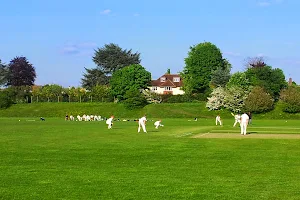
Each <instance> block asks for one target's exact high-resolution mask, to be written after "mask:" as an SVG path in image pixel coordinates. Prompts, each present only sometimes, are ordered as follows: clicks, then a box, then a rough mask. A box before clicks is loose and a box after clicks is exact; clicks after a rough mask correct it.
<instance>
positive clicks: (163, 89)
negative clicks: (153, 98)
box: [149, 74, 184, 95]
mask: <svg viewBox="0 0 300 200" xmlns="http://www.w3.org/2000/svg"><path fill="white" fill-rule="evenodd" d="M182 86H183V82H182V78H181V76H180V75H179V74H164V75H162V76H161V77H159V78H158V79H157V80H152V81H151V87H150V88H149V89H150V90H151V91H152V92H155V93H158V94H173V95H179V94H184V91H183V90H182V89H181V87H182Z"/></svg>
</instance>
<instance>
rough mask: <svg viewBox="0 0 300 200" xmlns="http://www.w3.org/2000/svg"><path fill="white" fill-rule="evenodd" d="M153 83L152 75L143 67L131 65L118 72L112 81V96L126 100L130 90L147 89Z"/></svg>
mask: <svg viewBox="0 0 300 200" xmlns="http://www.w3.org/2000/svg"><path fill="white" fill-rule="evenodd" d="M150 81H151V73H150V72H148V71H147V70H146V69H145V68H144V67H143V66H141V65H130V66H128V67H124V68H123V69H120V70H118V71H116V72H115V73H114V74H113V75H112V77H111V80H110V86H111V92H112V95H114V96H115V97H117V98H118V99H119V100H124V99H125V97H124V95H125V94H126V92H127V91H129V90H140V89H146V88H147V87H148V86H149V84H150Z"/></svg>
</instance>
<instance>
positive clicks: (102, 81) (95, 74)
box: [81, 68, 110, 90]
mask: <svg viewBox="0 0 300 200" xmlns="http://www.w3.org/2000/svg"><path fill="white" fill-rule="evenodd" d="M85 70H86V72H85V73H84V74H83V78H82V79H81V85H82V87H84V88H86V89H88V90H92V88H93V87H95V86H98V85H107V84H108V83H109V78H110V77H109V76H107V75H105V73H104V72H103V71H101V70H99V69H97V68H94V69H88V68H85Z"/></svg>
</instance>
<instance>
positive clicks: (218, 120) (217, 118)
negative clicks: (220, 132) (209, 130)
mask: <svg viewBox="0 0 300 200" xmlns="http://www.w3.org/2000/svg"><path fill="white" fill-rule="evenodd" d="M218 123H220V125H221V126H222V121H221V117H220V115H218V116H217V117H216V125H218Z"/></svg>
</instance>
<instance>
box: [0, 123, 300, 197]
mask: <svg viewBox="0 0 300 200" xmlns="http://www.w3.org/2000/svg"><path fill="white" fill-rule="evenodd" d="M20 120H21V121H19V118H2V119H1V120H0V154H1V157H0V159H1V160H0V175H1V181H0V199H280V200H282V199H300V183H299V180H300V159H299V158H300V141H299V140H298V139H263V138H262V139H249V137H248V138H247V136H245V137H243V136H241V137H237V138H231V139H230V138H229V139H228V138H227V139H224V138H220V139H215V138H214V139H212V138H192V137H191V136H194V135H196V134H205V133H219V134H228V133H235V134H237V135H238V134H239V128H238V127H235V128H233V127H232V124H233V120H225V121H224V124H225V125H224V126H223V127H220V126H218V127H216V126H215V125H214V120H208V119H199V120H198V121H192V120H191V121H188V119H166V120H163V124H164V125H165V126H164V127H160V129H158V130H156V129H154V126H153V122H151V121H149V122H148V123H147V129H148V133H147V134H144V133H140V134H138V133H137V123H136V122H133V121H130V122H122V121H120V122H119V121H116V122H115V123H114V126H113V129H112V130H107V128H106V125H105V123H104V122H70V121H64V120H63V119H57V118H49V119H46V121H44V122H42V121H39V120H38V119H35V120H36V121H27V120H31V119H29V118H21V119H20ZM248 130H249V132H250V133H251V134H297V133H299V134H300V123H299V122H298V121H296V120H294V121H293V120H288V121H285V120H273V121H272V120H254V121H253V124H252V125H251V126H250V127H249V129H248ZM251 134H250V135H251Z"/></svg>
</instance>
